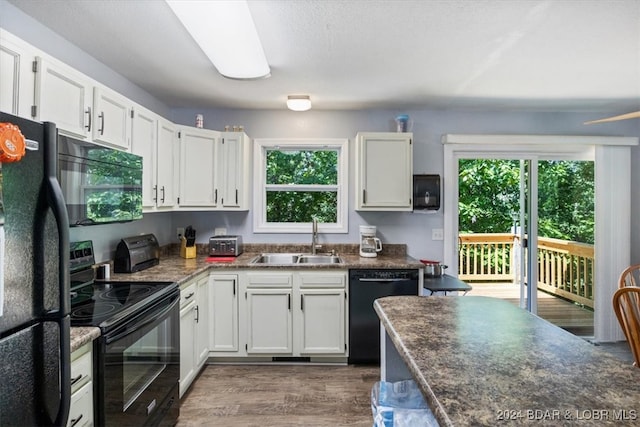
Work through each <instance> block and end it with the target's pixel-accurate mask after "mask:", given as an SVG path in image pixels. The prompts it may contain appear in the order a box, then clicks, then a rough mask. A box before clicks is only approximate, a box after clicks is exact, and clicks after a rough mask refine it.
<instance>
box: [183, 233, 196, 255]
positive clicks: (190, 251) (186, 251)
mask: <svg viewBox="0 0 640 427" xmlns="http://www.w3.org/2000/svg"><path fill="white" fill-rule="evenodd" d="M180 256H181V257H182V258H187V259H189V258H195V257H196V247H195V245H194V246H187V239H185V238H184V237H183V238H181V239H180Z"/></svg>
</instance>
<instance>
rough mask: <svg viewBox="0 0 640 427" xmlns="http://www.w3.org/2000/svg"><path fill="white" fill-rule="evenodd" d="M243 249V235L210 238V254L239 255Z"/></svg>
mask: <svg viewBox="0 0 640 427" xmlns="http://www.w3.org/2000/svg"><path fill="white" fill-rule="evenodd" d="M242 250H243V248H242V236H213V237H210V238H209V256H238V255H240V254H241V253H242Z"/></svg>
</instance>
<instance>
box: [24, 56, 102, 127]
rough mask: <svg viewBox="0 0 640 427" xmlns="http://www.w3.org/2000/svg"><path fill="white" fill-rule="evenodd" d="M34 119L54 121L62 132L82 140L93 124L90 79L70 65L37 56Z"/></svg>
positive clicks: (91, 85) (91, 83)
mask: <svg viewBox="0 0 640 427" xmlns="http://www.w3.org/2000/svg"><path fill="white" fill-rule="evenodd" d="M35 73H36V76H35V105H34V111H33V113H34V114H33V118H34V119H35V120H39V121H50V122H54V123H55V124H56V126H57V127H58V130H59V131H60V132H61V133H64V134H67V135H71V136H74V137H76V138H81V139H85V138H88V137H90V136H91V130H92V128H93V127H94V125H95V124H94V123H93V112H92V104H93V82H92V81H91V79H89V78H88V77H87V76H85V75H84V74H82V73H79V72H78V71H76V70H74V69H73V68H71V67H69V66H67V65H65V64H63V63H61V62H58V61H55V60H53V59H45V58H42V57H37V58H36V60H35Z"/></svg>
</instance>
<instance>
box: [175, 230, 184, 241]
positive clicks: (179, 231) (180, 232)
mask: <svg viewBox="0 0 640 427" xmlns="http://www.w3.org/2000/svg"><path fill="white" fill-rule="evenodd" d="M176 234H177V235H178V240H180V239H181V238H182V236H184V227H178V229H177V230H176Z"/></svg>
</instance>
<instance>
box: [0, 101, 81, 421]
mask: <svg viewBox="0 0 640 427" xmlns="http://www.w3.org/2000/svg"><path fill="white" fill-rule="evenodd" d="M7 123H9V124H13V125H15V126H17V128H18V129H19V130H20V132H21V133H22V135H23V136H24V139H25V140H26V146H27V148H28V149H27V150H26V151H25V154H24V156H23V157H22V158H20V159H19V160H17V158H16V157H19V156H13V153H14V152H15V151H16V149H17V147H18V148H19V144H17V143H16V140H17V139H20V138H18V137H17V136H16V135H18V136H19V134H16V132H15V128H12V127H11V126H10V125H7ZM8 129H13V131H9V130H8ZM56 140H57V132H56V127H55V125H54V124H53V123H47V122H45V123H37V122H33V121H30V120H26V119H22V118H19V117H15V116H12V115H9V114H4V113H1V112H0V158H2V161H1V162H0V268H1V270H2V271H1V272H0V273H1V274H0V306H1V307H2V311H1V312H0V426H2V427H5V426H48V425H60V426H64V425H66V423H67V418H68V416H69V401H70V393H71V387H70V368H71V365H70V354H69V353H70V343H69V333H70V324H69V306H70V298H69V220H68V217H67V210H66V208H65V203H64V199H63V197H62V191H61V189H60V186H59V184H58V180H57V177H56V175H57V173H56V166H57V145H56Z"/></svg>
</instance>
